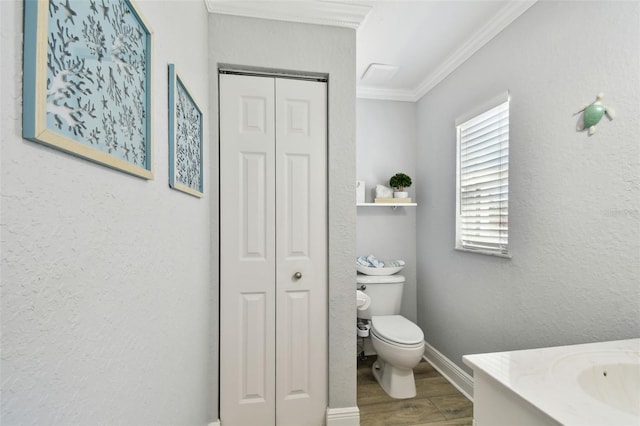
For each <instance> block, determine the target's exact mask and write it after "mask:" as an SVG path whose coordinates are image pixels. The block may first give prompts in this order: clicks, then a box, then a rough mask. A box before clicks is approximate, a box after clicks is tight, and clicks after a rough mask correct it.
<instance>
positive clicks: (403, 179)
mask: <svg viewBox="0 0 640 426" xmlns="http://www.w3.org/2000/svg"><path fill="white" fill-rule="evenodd" d="M411 183H412V182H411V178H410V177H409V176H407V175H405V174H404V173H396V174H395V175H393V176H391V179H389V185H390V186H391V187H392V188H395V190H396V192H394V193H393V197H394V198H407V197H408V196H409V193H408V192H406V191H405V190H404V189H405V188H409V187H410V186H411Z"/></svg>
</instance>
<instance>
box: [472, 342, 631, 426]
mask: <svg viewBox="0 0 640 426" xmlns="http://www.w3.org/2000/svg"><path fill="white" fill-rule="evenodd" d="M463 361H464V363H465V364H467V365H468V366H469V367H471V368H472V369H473V370H474V375H477V373H478V372H480V373H484V374H486V375H487V376H489V377H490V378H491V379H493V380H495V381H497V382H498V383H500V384H501V385H503V386H505V387H506V388H508V389H509V390H510V391H511V392H513V393H515V394H516V395H518V396H519V397H520V398H522V399H524V400H525V401H527V402H528V403H529V404H531V405H533V406H534V407H536V408H538V409H539V410H541V411H542V412H544V413H545V414H547V415H548V416H549V417H551V418H553V419H554V420H556V421H558V422H559V423H560V424H563V425H587V424H593V425H605V424H606V425H635V426H637V425H640V398H639V397H638V395H639V394H640V338H639V339H629V340H617V341H610V342H599V343H587V344H580V345H568V346H557V347H549V348H540V349H529V350H519V351H511V352H495V353H486V354H475V355H465V356H464V357H463Z"/></svg>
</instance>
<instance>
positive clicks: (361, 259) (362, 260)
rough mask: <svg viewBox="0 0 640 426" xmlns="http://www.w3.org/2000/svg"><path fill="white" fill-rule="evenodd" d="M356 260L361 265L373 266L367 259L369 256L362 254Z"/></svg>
mask: <svg viewBox="0 0 640 426" xmlns="http://www.w3.org/2000/svg"><path fill="white" fill-rule="evenodd" d="M356 262H357V263H358V264H359V265H362V266H371V265H370V264H369V261H368V260H367V258H366V257H364V256H360V257H359V258H357V259H356Z"/></svg>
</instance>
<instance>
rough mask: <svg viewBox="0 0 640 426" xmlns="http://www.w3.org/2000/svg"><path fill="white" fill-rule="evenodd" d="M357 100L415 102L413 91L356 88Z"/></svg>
mask: <svg viewBox="0 0 640 426" xmlns="http://www.w3.org/2000/svg"><path fill="white" fill-rule="evenodd" d="M356 97H357V98H358V99H377V100H381V101H401V102H415V101H416V95H415V92H414V91H413V90H398V89H380V88H375V87H356Z"/></svg>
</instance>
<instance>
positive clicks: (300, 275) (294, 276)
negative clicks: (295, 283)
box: [293, 272, 302, 280]
mask: <svg viewBox="0 0 640 426" xmlns="http://www.w3.org/2000/svg"><path fill="white" fill-rule="evenodd" d="M293 278H295V279H296V280H299V279H300V278H302V272H296V273H295V274H293Z"/></svg>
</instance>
